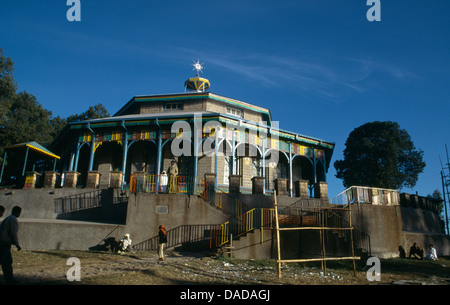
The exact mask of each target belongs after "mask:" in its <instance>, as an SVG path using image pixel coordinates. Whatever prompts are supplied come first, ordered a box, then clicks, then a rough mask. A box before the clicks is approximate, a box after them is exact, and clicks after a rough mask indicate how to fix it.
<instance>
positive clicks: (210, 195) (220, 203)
mask: <svg viewBox="0 0 450 305" xmlns="http://www.w3.org/2000/svg"><path fill="white" fill-rule="evenodd" d="M203 183H204V191H203V192H201V193H200V194H199V195H200V197H202V198H203V199H204V200H205V201H208V202H209V203H210V204H211V205H212V206H214V207H216V208H218V209H220V210H222V212H223V213H225V214H227V215H230V216H231V217H236V216H239V215H241V214H243V213H245V212H246V211H248V207H247V205H245V204H244V203H242V202H241V201H240V200H239V199H237V198H236V197H235V196H233V195H232V194H230V193H228V192H226V191H225V190H221V189H220V188H217V187H214V185H210V184H208V183H207V182H206V181H203Z"/></svg>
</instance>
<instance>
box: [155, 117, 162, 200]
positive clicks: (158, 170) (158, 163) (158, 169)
mask: <svg viewBox="0 0 450 305" xmlns="http://www.w3.org/2000/svg"><path fill="white" fill-rule="evenodd" d="M156 125H157V126H158V128H159V129H158V148H157V150H158V151H157V155H156V177H157V179H156V192H158V190H159V177H160V175H161V156H162V139H161V134H162V132H161V126H160V125H159V122H158V118H156Z"/></svg>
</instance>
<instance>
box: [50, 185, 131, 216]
mask: <svg viewBox="0 0 450 305" xmlns="http://www.w3.org/2000/svg"><path fill="white" fill-rule="evenodd" d="M111 191H113V194H112V203H113V204H117V203H122V202H126V201H127V200H128V197H127V196H126V193H123V194H122V192H120V193H118V192H117V190H94V191H90V192H84V193H79V194H74V195H69V196H65V197H60V198H55V199H54V208H55V213H56V214H62V213H69V212H76V211H81V210H87V209H93V208H97V207H100V206H102V199H103V196H105V193H107V192H111ZM124 194H125V195H124Z"/></svg>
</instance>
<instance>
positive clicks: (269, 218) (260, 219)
mask: <svg viewBox="0 0 450 305" xmlns="http://www.w3.org/2000/svg"><path fill="white" fill-rule="evenodd" d="M274 215H275V210H274V209H263V208H255V209H251V210H250V211H247V212H245V213H244V214H241V215H239V216H238V217H235V218H233V219H231V220H230V221H227V222H226V223H224V224H221V225H219V226H217V227H215V228H213V229H212V230H211V242H210V247H211V248H217V247H220V246H222V245H224V244H227V243H229V242H230V236H232V238H233V239H236V238H239V237H240V236H242V235H245V234H247V233H249V232H252V231H253V230H255V229H273V228H274V219H273V218H274Z"/></svg>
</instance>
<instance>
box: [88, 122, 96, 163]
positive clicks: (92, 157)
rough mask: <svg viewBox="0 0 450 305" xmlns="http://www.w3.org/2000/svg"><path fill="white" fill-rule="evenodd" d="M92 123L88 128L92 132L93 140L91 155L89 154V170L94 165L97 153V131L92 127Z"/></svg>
mask: <svg viewBox="0 0 450 305" xmlns="http://www.w3.org/2000/svg"><path fill="white" fill-rule="evenodd" d="M90 125H91V124H90V123H88V129H89V130H90V131H91V132H92V141H91V155H90V156H89V169H88V170H89V171H91V170H92V168H93V167H94V154H95V132H94V131H93V130H92V129H91V127H90Z"/></svg>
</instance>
